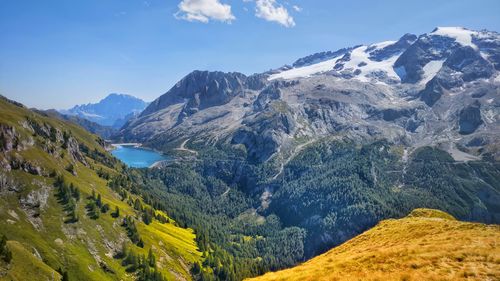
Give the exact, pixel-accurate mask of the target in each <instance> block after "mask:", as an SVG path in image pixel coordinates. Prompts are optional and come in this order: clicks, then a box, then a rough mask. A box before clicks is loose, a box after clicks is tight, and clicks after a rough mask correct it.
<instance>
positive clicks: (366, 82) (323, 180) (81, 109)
mask: <svg viewBox="0 0 500 281" xmlns="http://www.w3.org/2000/svg"><path fill="white" fill-rule="evenodd" d="M499 77H500V35H499V34H498V33H497V32H495V31H488V30H479V31H476V30H470V29H466V28H462V27H438V28H435V29H434V30H432V31H430V32H428V33H424V34H421V35H418V36H417V35H413V34H404V35H403V36H401V37H400V38H399V39H397V40H391V41H384V42H380V43H371V44H365V45H356V46H351V47H345V48H342V49H338V50H336V51H327V52H321V53H316V54H312V55H309V56H306V57H303V58H299V59H297V60H296V61H295V62H293V63H292V64H291V65H285V66H282V67H280V68H276V69H272V70H269V71H266V72H263V73H257V74H253V75H245V74H242V73H238V72H220V71H199V70H196V71H193V72H191V73H189V74H188V75H186V76H185V77H184V78H182V79H181V80H180V81H178V82H177V83H175V84H174V85H173V86H172V88H171V89H170V90H168V91H167V92H166V93H164V94H163V95H161V96H159V97H157V98H156V99H155V100H154V101H152V102H151V103H147V102H144V101H142V100H140V99H138V98H134V97H132V96H128V95H118V94H111V95H109V96H108V97H106V98H104V99H102V100H101V101H100V102H98V103H94V104H91V103H89V104H83V105H78V106H74V107H72V108H71V109H69V110H65V111H64V110H61V111H59V112H55V111H53V110H45V111H43V110H36V109H29V108H27V107H26V106H24V105H22V104H20V103H18V102H16V101H14V100H9V99H7V98H4V97H1V99H0V168H1V169H0V236H1V235H5V236H6V239H5V241H6V242H5V243H4V244H5V246H3V247H4V248H5V249H7V250H4V249H0V250H1V251H0V253H2V254H0V257H1V258H2V260H1V261H0V280H30V278H31V279H32V277H33V276H39V277H40V280H53V279H56V280H59V279H60V280H64V281H67V280H141V281H146V280H148V281H149V280H152V281H157V280H158V281H159V280H161V281H163V280H203V281H205V280H210V281H212V280H228V281H236V280H247V279H248V280H380V279H384V278H386V279H388V280H462V279H472V280H496V279H497V278H498V276H499V274H500V269H499V266H500V264H499V258H500V257H499V256H498V245H497V241H498V239H500V229H499V227H498V225H499V224H500V161H499V160H500V150H499V148H500V138H499V134H500V117H499V116H500V100H499V99H498V98H499V96H500V81H499ZM110 144H114V145H112V146H111V147H110ZM9 251H10V253H11V255H12V257H10V258H9V256H10V254H7V253H9ZM4 252H5V253H4ZM259 276H260V277H259ZM252 278H256V279H252Z"/></svg>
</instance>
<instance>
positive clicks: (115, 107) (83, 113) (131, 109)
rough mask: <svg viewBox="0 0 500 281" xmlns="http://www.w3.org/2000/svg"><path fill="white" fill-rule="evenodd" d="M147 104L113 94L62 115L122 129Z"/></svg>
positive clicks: (129, 97)
mask: <svg viewBox="0 0 500 281" xmlns="http://www.w3.org/2000/svg"><path fill="white" fill-rule="evenodd" d="M147 105H148V103H147V102H145V101H143V100H141V99H139V98H136V97H134V96H131V95H126V94H118V93H112V94H109V95H108V96H106V97H105V98H103V99H101V100H100V101H99V102H97V103H88V104H82V105H75V106H74V107H73V108H71V109H68V110H62V111H61V113H63V114H67V115H75V116H79V117H81V118H84V119H87V120H89V121H92V122H96V123H98V124H100V125H103V126H111V127H114V128H117V129H118V128H120V127H121V126H122V125H123V124H125V122H126V121H127V120H128V119H130V118H131V117H133V116H135V115H137V114H139V113H140V112H141V111H142V110H144V108H146V106H147Z"/></svg>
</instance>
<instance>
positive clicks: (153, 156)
mask: <svg viewBox="0 0 500 281" xmlns="http://www.w3.org/2000/svg"><path fill="white" fill-rule="evenodd" d="M111 153H112V154H113V155H114V156H115V157H116V158H118V159H120V160H121V161H122V162H123V163H125V164H127V166H129V167H133V168H147V167H149V166H151V165H153V164H154V163H155V162H158V161H161V160H167V159H169V157H167V156H165V155H163V154H161V153H158V152H156V151H152V150H149V149H144V148H140V147H136V146H132V145H118V146H116V148H115V149H113V150H112V151H111Z"/></svg>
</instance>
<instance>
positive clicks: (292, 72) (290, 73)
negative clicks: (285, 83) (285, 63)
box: [267, 55, 343, 81]
mask: <svg viewBox="0 0 500 281" xmlns="http://www.w3.org/2000/svg"><path fill="white" fill-rule="evenodd" d="M342 56H343V55H340V56H338V57H335V58H333V59H329V60H326V61H322V62H319V63H316V64H311V65H308V66H303V67H298V68H292V69H289V70H285V71H283V72H280V73H276V74H273V75H271V76H269V78H267V80H269V81H271V80H275V79H280V78H281V79H295V78H300V77H310V76H312V75H314V74H319V73H324V72H327V71H330V70H333V67H334V66H335V64H336V63H337V60H338V59H339V58H341V57H342Z"/></svg>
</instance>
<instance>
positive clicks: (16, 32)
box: [0, 0, 500, 108]
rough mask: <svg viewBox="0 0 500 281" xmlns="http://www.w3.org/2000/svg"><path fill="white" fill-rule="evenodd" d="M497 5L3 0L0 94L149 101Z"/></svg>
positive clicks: (492, 14)
mask: <svg viewBox="0 0 500 281" xmlns="http://www.w3.org/2000/svg"><path fill="white" fill-rule="evenodd" d="M499 12H500V1H498V0H492V1H486V0H482V1H481V0H475V1H459V0H455V1H436V0H433V1H401V0H399V1H389V0H387V1H382V0H381V1H373V0H371V1H335V0H307V1H306V0H80V1H77V0H72V1H68V0H44V1H40V0H31V1H26V0H0V94H2V95H5V96H7V97H9V98H12V99H15V100H18V101H20V102H23V103H25V104H26V105H28V106H31V107H38V108H67V107H70V106H72V105H74V104H80V103H87V102H96V101H98V100H100V99H101V98H103V97H105V96H106V95H107V94H109V93H112V92H118V93H127V94H131V95H134V96H137V97H140V98H143V99H145V100H148V101H151V100H153V99H155V98H156V97H158V96H160V95H161V94H163V93H165V92H166V91H167V90H168V89H170V88H171V87H172V86H173V85H174V84H175V83H176V82H177V81H178V80H179V79H181V78H182V77H183V76H185V75H186V74H188V73H189V72H191V71H192V70H195V69H201V70H222V71H239V72H243V73H245V74H252V73H256V72H263V71H266V70H269V69H271V68H277V67H279V66H282V65H284V64H287V63H292V62H293V61H295V60H296V59H297V58H300V57H302V56H305V55H309V54H312V53H315V52H318V51H325V50H336V49H338V48H342V47H346V46H352V45H356V44H363V43H373V42H379V41H385V40H391V39H398V38H399V37H400V36H402V35H403V34H405V33H414V34H422V33H426V32H430V31H431V30H432V29H433V28H434V27H436V26H464V27H467V28H471V29H489V30H494V31H500V17H499V16H498V15H499Z"/></svg>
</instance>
